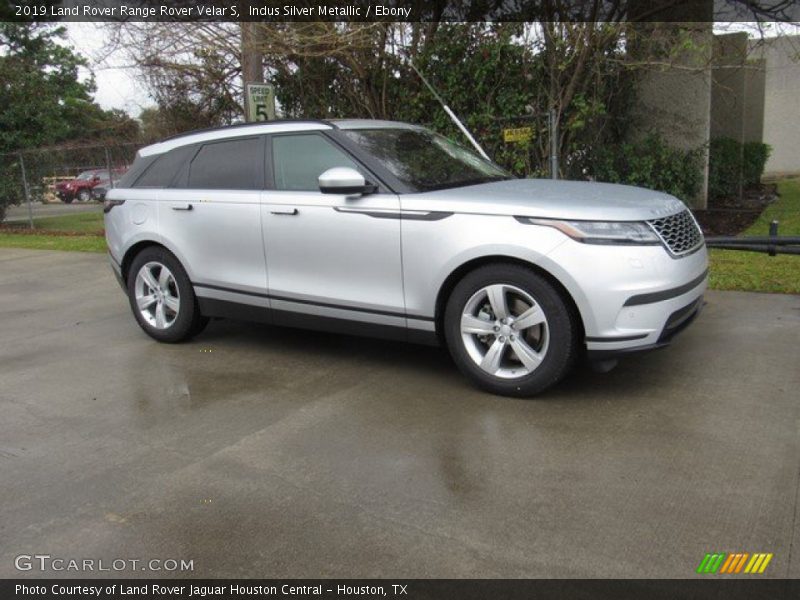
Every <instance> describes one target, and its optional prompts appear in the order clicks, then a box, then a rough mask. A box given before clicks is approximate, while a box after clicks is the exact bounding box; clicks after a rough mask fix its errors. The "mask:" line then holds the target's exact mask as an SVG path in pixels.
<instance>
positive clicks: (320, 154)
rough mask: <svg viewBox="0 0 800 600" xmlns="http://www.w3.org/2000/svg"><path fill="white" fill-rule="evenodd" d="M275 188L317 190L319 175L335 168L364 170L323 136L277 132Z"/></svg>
mask: <svg viewBox="0 0 800 600" xmlns="http://www.w3.org/2000/svg"><path fill="white" fill-rule="evenodd" d="M272 162H273V168H274V171H275V189H278V190H293V191H306V192H312V191H313V192H316V191H319V183H318V181H317V178H318V177H319V176H320V175H322V173H324V172H325V171H327V170H328V169H331V168H333V167H351V168H353V169H357V170H359V171H360V170H361V169H359V168H358V165H357V164H356V163H355V162H353V160H352V159H351V158H350V157H349V156H348V155H347V154H345V153H344V152H343V151H342V150H340V149H339V148H337V147H336V146H335V145H334V144H333V143H332V142H329V141H328V140H326V139H325V138H324V137H322V136H321V135H317V134H311V135H308V134H306V135H276V136H274V137H273V138H272Z"/></svg>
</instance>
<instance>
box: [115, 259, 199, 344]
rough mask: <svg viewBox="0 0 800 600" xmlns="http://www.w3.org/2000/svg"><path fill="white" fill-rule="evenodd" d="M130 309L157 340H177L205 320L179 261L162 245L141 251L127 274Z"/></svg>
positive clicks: (196, 329)
mask: <svg viewBox="0 0 800 600" xmlns="http://www.w3.org/2000/svg"><path fill="white" fill-rule="evenodd" d="M128 298H129V300H130V304H131V310H133V314H134V316H135V317H136V321H137V322H138V323H139V325H140V326H141V328H142V329H144V331H145V332H146V333H147V334H148V335H149V336H150V337H152V338H154V339H156V340H158V341H159V342H180V341H183V340H187V339H189V338H191V337H192V336H194V335H196V334H198V333H199V332H200V331H202V329H203V328H204V327H205V326H206V324H207V323H208V319H207V318H206V317H203V316H202V315H201V314H200V309H199V307H198V306H197V299H196V298H195V295H194V290H193V289H192V284H191V282H190V281H189V276H188V275H187V274H186V271H185V270H184V268H183V266H182V265H181V263H180V261H178V259H177V258H175V256H174V255H173V254H172V253H171V252H169V251H168V250H166V249H165V248H159V247H155V246H153V247H150V248H145V249H144V250H143V251H142V252H140V253H139V254H138V255H137V256H136V258H135V259H134V260H133V263H132V264H131V268H130V271H129V275H128Z"/></svg>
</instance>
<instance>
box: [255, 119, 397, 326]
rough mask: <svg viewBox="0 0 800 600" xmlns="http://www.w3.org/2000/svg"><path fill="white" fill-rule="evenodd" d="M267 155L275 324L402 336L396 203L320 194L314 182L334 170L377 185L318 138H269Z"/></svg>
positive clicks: (392, 198) (382, 194) (381, 195)
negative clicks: (364, 327)
mask: <svg viewBox="0 0 800 600" xmlns="http://www.w3.org/2000/svg"><path fill="white" fill-rule="evenodd" d="M267 148H268V163H269V166H270V167H271V169H268V176H267V178H268V184H267V185H268V189H267V190H266V191H265V192H264V202H263V204H262V207H261V214H262V222H263V232H264V247H265V249H266V254H267V264H268V280H269V288H270V303H271V306H272V309H273V315H274V319H275V322H276V323H286V324H292V325H300V326H303V325H306V324H307V325H310V326H312V327H326V328H329V329H337V330H344V331H350V330H348V328H347V326H345V323H339V324H340V325H342V327H336V326H335V323H333V321H336V320H339V321H345V322H347V321H349V322H351V323H352V322H361V323H362V324H375V325H386V326H390V327H402V328H404V327H405V308H404V300H403V283H402V268H401V248H400V223H401V221H400V218H399V217H400V203H399V198H398V197H397V195H396V194H393V193H390V192H389V191H388V190H385V189H384V190H383V191H381V190H379V191H378V192H377V193H374V194H367V195H363V196H348V195H345V194H323V193H321V192H320V191H319V185H318V182H317V178H318V177H319V175H320V174H322V173H323V172H324V171H326V170H328V169H329V168H332V167H351V168H355V169H357V170H359V171H360V172H361V173H362V174H363V175H364V176H365V177H366V179H368V180H370V181H373V182H374V177H372V176H371V175H370V173H369V172H368V171H367V169H365V168H364V166H363V165H361V164H359V163H358V162H357V161H356V160H355V159H354V158H353V157H352V156H350V155H349V154H348V153H347V152H346V151H345V150H343V149H342V148H341V147H340V146H339V145H337V144H336V143H335V142H334V141H333V140H332V139H330V138H328V137H327V136H325V135H324V134H322V133H321V132H303V133H287V134H274V135H272V136H271V138H270V142H269V143H268V144H267ZM270 171H271V176H270ZM325 319H327V320H328V322H327V323H325V322H323V320H325ZM351 331H352V332H353V333H357V331H356V330H355V329H353V330H351ZM370 333H376V334H379V332H378V331H370Z"/></svg>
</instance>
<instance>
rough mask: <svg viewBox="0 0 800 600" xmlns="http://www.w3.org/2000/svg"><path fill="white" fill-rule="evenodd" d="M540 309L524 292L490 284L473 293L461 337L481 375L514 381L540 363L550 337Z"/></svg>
mask: <svg viewBox="0 0 800 600" xmlns="http://www.w3.org/2000/svg"><path fill="white" fill-rule="evenodd" d="M549 332H550V330H549V327H548V323H547V317H546V315H545V313H544V310H543V309H542V307H541V306H540V305H539V304H538V303H537V302H536V301H535V300H534V298H533V297H532V296H531V295H530V294H529V293H527V292H525V291H524V290H522V289H520V288H518V287H516V286H512V285H507V284H502V283H498V284H492V285H488V286H485V287H483V288H481V289H480V290H478V291H477V292H475V294H473V295H472V297H471V298H470V299H469V300H468V301H467V303H466V305H465V306H464V310H463V311H462V315H461V338H462V341H463V343H464V347H465V348H466V350H467V353H468V354H469V356H470V358H471V359H472V360H473V361H474V362H475V364H476V365H478V367H480V368H481V370H483V371H484V372H486V373H487V374H489V375H492V376H494V377H500V378H503V379H517V378H520V377H524V376H526V375H528V374H530V373H531V372H533V371H535V370H536V369H537V368H538V367H539V365H540V364H541V363H542V361H543V360H544V357H545V355H546V354H547V349H548V346H549V341H550V336H549Z"/></svg>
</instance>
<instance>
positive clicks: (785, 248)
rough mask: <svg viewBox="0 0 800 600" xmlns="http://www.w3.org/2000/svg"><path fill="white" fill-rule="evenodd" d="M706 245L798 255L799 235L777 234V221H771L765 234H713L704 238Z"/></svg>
mask: <svg viewBox="0 0 800 600" xmlns="http://www.w3.org/2000/svg"><path fill="white" fill-rule="evenodd" d="M706 246H708V247H709V248H720V249H722V250H743V251H746V252H764V253H766V254H769V255H770V256H775V255H777V254H795V255H800V236H783V237H781V236H779V235H778V221H772V223H770V224H769V235H767V236H747V237H731V236H713V237H707V238H706Z"/></svg>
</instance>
